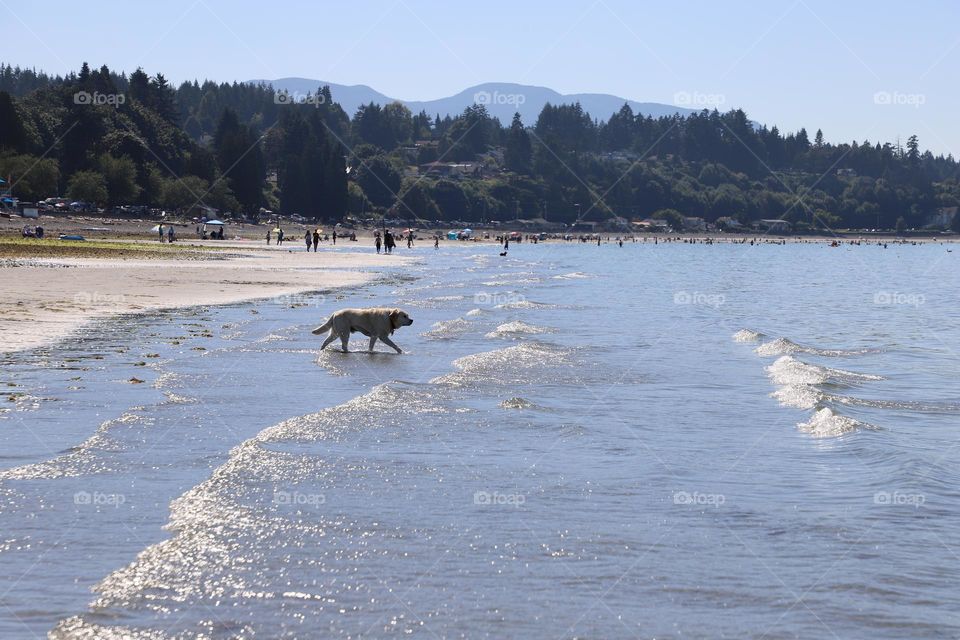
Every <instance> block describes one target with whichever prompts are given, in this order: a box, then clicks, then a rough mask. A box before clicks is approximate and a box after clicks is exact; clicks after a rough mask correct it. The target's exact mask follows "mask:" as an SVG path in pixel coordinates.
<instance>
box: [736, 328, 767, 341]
mask: <svg viewBox="0 0 960 640" xmlns="http://www.w3.org/2000/svg"><path fill="white" fill-rule="evenodd" d="M763 337H764V335H763V334H762V333H760V332H759V331H751V330H750V329H740V331H737V332H736V333H735V334H733V341H734V342H757V341H758V340H761V339H762V338H763Z"/></svg>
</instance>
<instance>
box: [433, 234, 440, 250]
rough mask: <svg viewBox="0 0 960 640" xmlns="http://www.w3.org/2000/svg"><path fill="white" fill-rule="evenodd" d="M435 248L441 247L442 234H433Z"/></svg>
mask: <svg viewBox="0 0 960 640" xmlns="http://www.w3.org/2000/svg"><path fill="white" fill-rule="evenodd" d="M433 248H434V249H439V248H440V236H433Z"/></svg>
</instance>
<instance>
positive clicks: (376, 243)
mask: <svg viewBox="0 0 960 640" xmlns="http://www.w3.org/2000/svg"><path fill="white" fill-rule="evenodd" d="M373 245H374V246H375V247H376V248H377V253H380V232H379V231H377V233H376V234H375V235H374V236H373Z"/></svg>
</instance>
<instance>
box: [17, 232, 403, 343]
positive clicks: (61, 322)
mask: <svg viewBox="0 0 960 640" xmlns="http://www.w3.org/2000/svg"><path fill="white" fill-rule="evenodd" d="M206 245H208V246H204V245H203V244H199V243H194V244H187V243H183V244H181V245H177V244H175V245H173V247H169V248H168V249H166V250H161V249H159V248H158V247H162V246H168V245H159V243H156V244H155V245H149V244H141V243H136V244H133V245H132V246H131V247H130V249H124V248H123V247H122V246H120V247H117V246H115V245H114V244H109V245H106V246H97V245H93V246H91V245H90V244H87V245H85V246H83V247H82V249H81V248H80V247H78V246H77V245H71V246H67V247H64V246H63V243H50V242H47V243H46V244H37V245H36V246H35V247H34V248H32V250H31V253H32V255H36V256H45V257H23V255H22V252H21V255H20V256H19V257H8V258H6V259H2V260H0V301H2V305H0V334H2V335H3V336H4V340H3V342H2V344H0V351H2V352H11V351H19V350H23V349H29V348H33V347H38V346H43V345H48V344H52V343H54V342H56V341H57V340H60V339H62V338H64V337H66V336H68V335H69V334H70V333H71V332H73V331H75V330H76V329H78V328H79V327H81V326H83V325H84V324H86V323H88V322H90V321H91V320H95V319H99V318H104V317H109V316H114V315H121V314H129V313H142V312H146V311H152V310H159V309H171V308H180V307H189V306H195V305H216V304H229V303H236V302H242V301H245V300H254V299H262V298H271V297H282V296H295V295H297V294H303V293H305V292H309V291H320V290H326V289H333V288H349V287H356V286H358V285H362V284H365V283H367V282H369V281H371V280H372V279H373V278H375V277H376V268H377V267H381V266H388V265H389V266H396V265H398V264H402V263H403V262H404V261H405V260H407V259H406V258H402V257H400V256H384V255H379V256H378V255H377V254H375V253H373V252H369V253H360V252H358V251H350V250H349V249H336V250H334V249H332V248H331V247H330V246H326V247H321V248H320V250H319V251H318V252H316V253H313V252H311V253H310V254H309V255H307V254H306V252H305V251H304V250H303V248H302V247H301V246H300V245H299V243H297V244H294V243H290V246H289V249H288V247H287V246H284V247H282V248H281V247H276V246H271V247H266V246H256V247H255V246H249V243H247V246H244V245H243V244H242V243H218V244H216V245H215V247H210V246H209V245H210V243H206ZM7 248H8V249H9V247H7ZM80 251H82V252H83V253H85V254H86V256H85V257H73V255H72V254H74V253H78V252H80ZM7 253H9V252H7ZM138 253H140V254H142V255H143V257H139V256H138ZM57 254H61V255H62V256H63V257H49V256H52V255H57ZM91 255H92V256H102V257H88V256H91ZM295 302H296V298H291V303H295Z"/></svg>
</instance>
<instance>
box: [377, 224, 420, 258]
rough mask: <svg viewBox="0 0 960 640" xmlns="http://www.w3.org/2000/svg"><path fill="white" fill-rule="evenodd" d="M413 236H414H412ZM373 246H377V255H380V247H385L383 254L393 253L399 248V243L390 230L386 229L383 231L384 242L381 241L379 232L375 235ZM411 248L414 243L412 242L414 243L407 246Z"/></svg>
mask: <svg viewBox="0 0 960 640" xmlns="http://www.w3.org/2000/svg"><path fill="white" fill-rule="evenodd" d="M411 235H412V234H411ZM373 246H375V247H376V248H377V253H380V247H381V246H382V247H383V252H384V253H393V250H394V249H395V248H396V246H397V241H396V239H395V238H394V237H393V234H392V233H390V230H389V229H384V230H383V240H382V241H381V239H380V232H379V231H377V232H376V234H374V236H373ZM411 246H413V242H412V241H410V242H409V243H408V244H407V247H411Z"/></svg>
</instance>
